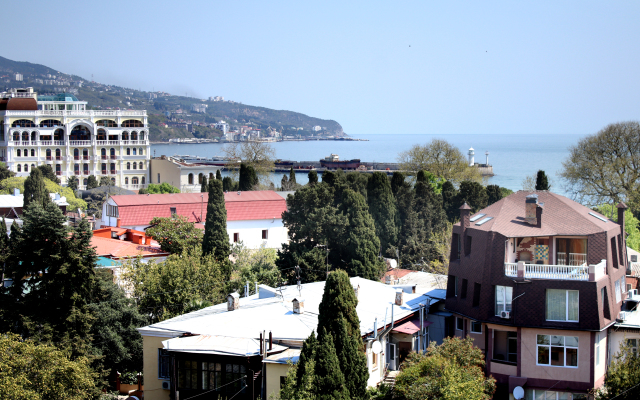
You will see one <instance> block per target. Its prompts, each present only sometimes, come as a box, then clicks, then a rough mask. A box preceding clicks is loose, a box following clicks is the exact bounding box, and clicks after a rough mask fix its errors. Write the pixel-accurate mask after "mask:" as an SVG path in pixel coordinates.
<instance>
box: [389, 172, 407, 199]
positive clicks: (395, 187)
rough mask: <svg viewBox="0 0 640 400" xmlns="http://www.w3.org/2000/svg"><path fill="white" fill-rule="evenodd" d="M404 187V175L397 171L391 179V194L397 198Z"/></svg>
mask: <svg viewBox="0 0 640 400" xmlns="http://www.w3.org/2000/svg"><path fill="white" fill-rule="evenodd" d="M402 186H404V174H403V173H402V172H399V171H395V172H394V173H393V176H392V177H391V192H392V193H393V195H394V196H397V194H398V191H399V190H400V188H401V187H402Z"/></svg>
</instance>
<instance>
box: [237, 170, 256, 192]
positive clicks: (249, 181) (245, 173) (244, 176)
mask: <svg viewBox="0 0 640 400" xmlns="http://www.w3.org/2000/svg"><path fill="white" fill-rule="evenodd" d="M257 184H258V175H257V174H256V170H255V168H253V167H252V166H251V165H246V164H244V163H242V164H240V182H239V188H238V190H241V191H243V192H245V191H250V190H254V188H255V186H256V185H257Z"/></svg>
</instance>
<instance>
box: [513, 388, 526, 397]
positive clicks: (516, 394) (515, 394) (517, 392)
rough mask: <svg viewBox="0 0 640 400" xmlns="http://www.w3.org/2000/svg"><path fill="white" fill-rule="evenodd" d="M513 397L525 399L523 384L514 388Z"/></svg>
mask: <svg viewBox="0 0 640 400" xmlns="http://www.w3.org/2000/svg"><path fill="white" fill-rule="evenodd" d="M513 397H515V398H516V399H524V389H523V388H522V386H516V387H515V388H514V389H513Z"/></svg>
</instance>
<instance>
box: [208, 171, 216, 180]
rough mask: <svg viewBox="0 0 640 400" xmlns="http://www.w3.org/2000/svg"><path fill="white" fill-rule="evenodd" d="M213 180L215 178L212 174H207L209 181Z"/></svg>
mask: <svg viewBox="0 0 640 400" xmlns="http://www.w3.org/2000/svg"><path fill="white" fill-rule="evenodd" d="M212 179H215V177H214V176H213V172H209V180H212Z"/></svg>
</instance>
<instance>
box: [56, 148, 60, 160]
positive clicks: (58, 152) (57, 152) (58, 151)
mask: <svg viewBox="0 0 640 400" xmlns="http://www.w3.org/2000/svg"><path fill="white" fill-rule="evenodd" d="M59 159H60V149H56V160H59Z"/></svg>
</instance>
